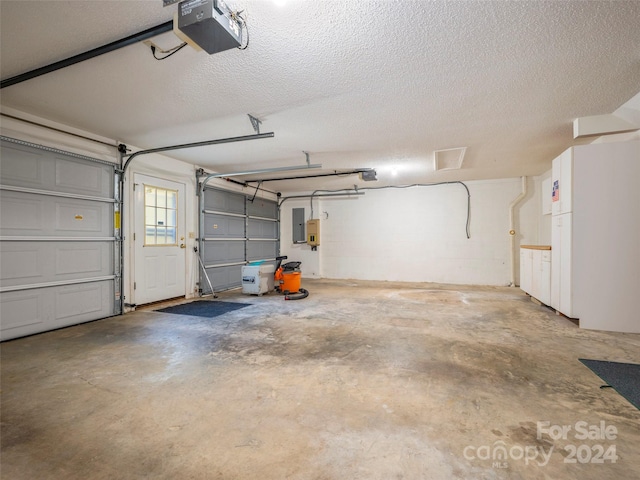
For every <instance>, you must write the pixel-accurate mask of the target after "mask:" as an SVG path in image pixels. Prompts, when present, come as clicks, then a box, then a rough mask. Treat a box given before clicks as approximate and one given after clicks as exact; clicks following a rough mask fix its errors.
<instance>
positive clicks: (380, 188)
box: [309, 181, 471, 238]
mask: <svg viewBox="0 0 640 480" xmlns="http://www.w3.org/2000/svg"><path fill="white" fill-rule="evenodd" d="M455 184H460V185H462V186H463V187H464V189H465V190H466V191H467V221H466V222H465V231H466V234H467V238H471V232H470V228H469V225H470V223H471V193H470V192H469V187H467V185H466V184H465V183H464V182H460V181H455V182H437V183H414V184H411V185H387V186H384V187H362V188H358V187H357V186H355V185H354V188H352V189H350V188H342V189H339V190H315V191H314V192H313V193H312V194H311V195H310V196H309V197H310V203H311V205H310V206H311V218H313V197H314V196H315V195H316V194H317V193H336V192H356V193H357V192H361V191H364V190H385V189H387V188H398V189H402V188H414V187H437V186H439V185H455Z"/></svg>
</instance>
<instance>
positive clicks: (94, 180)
mask: <svg viewBox="0 0 640 480" xmlns="http://www.w3.org/2000/svg"><path fill="white" fill-rule="evenodd" d="M54 190H55V191H62V192H69V193H78V194H81V195H93V196H101V197H105V198H109V197H110V196H111V192H112V191H113V174H112V173H111V168H110V167H109V166H107V165H100V164H95V165H89V164H86V163H79V162H75V161H72V160H65V159H60V158H58V159H56V174H55V185H54Z"/></svg>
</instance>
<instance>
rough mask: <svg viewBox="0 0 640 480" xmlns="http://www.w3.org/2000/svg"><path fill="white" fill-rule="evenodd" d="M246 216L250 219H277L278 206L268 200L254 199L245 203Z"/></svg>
mask: <svg viewBox="0 0 640 480" xmlns="http://www.w3.org/2000/svg"><path fill="white" fill-rule="evenodd" d="M247 215H249V216H252V217H264V218H274V219H275V218H278V204H277V203H276V202H272V201H270V200H261V199H255V200H254V201H253V202H250V201H248V202H247Z"/></svg>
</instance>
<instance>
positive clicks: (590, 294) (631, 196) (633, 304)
mask: <svg viewBox="0 0 640 480" xmlns="http://www.w3.org/2000/svg"><path fill="white" fill-rule="evenodd" d="M551 179H552V184H553V186H552V188H553V189H554V193H555V195H554V200H553V202H552V214H553V217H552V220H551V245H552V248H553V250H552V252H553V255H552V258H551V306H552V307H553V308H555V309H556V310H557V311H558V312H561V313H563V314H564V315H567V316H568V317H572V318H579V319H580V327H581V328H590V329H597V330H609V331H617V332H630V333H640V315H638V312H637V296H638V292H640V275H639V274H638V272H640V248H638V245H640V188H638V184H639V183H640V141H637V140H634V141H627V142H609V143H594V144H590V145H580V146H576V147H572V148H571V149H569V150H567V151H566V152H564V153H563V154H562V155H560V156H559V157H558V158H556V159H555V160H554V161H553V169H552V177H551Z"/></svg>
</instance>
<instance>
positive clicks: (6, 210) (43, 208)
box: [0, 190, 113, 237]
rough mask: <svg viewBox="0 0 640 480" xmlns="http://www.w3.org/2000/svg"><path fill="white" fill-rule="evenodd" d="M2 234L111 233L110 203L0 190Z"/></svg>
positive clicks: (57, 234) (63, 234) (109, 234)
mask: <svg viewBox="0 0 640 480" xmlns="http://www.w3.org/2000/svg"><path fill="white" fill-rule="evenodd" d="M0 201H1V206H0V212H1V213H2V228H1V229H0V234H1V235H2V236H11V235H16V236H20V235H25V236H34V235H38V236H68V235H74V234H82V236H83V237H87V236H88V237H111V236H113V225H112V222H113V220H112V219H113V204H112V203H107V202H99V201H90V200H81V199H73V198H60V197H51V196H47V195H38V194H34V193H25V192H12V191H8V190H3V191H2V192H0Z"/></svg>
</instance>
